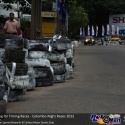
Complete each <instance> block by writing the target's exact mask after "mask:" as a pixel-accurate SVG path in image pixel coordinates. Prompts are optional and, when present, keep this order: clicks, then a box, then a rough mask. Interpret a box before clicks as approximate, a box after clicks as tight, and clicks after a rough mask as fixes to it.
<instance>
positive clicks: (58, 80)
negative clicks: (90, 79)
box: [54, 74, 65, 83]
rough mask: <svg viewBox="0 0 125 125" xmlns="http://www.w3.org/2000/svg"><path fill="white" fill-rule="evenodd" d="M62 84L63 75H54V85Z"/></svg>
mask: <svg viewBox="0 0 125 125" xmlns="http://www.w3.org/2000/svg"><path fill="white" fill-rule="evenodd" d="M64 82H65V74H63V75H54V83H64Z"/></svg>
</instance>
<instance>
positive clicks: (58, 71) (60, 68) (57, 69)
mask: <svg viewBox="0 0 125 125" xmlns="http://www.w3.org/2000/svg"><path fill="white" fill-rule="evenodd" d="M51 66H52V68H53V70H54V75H62V74H64V73H65V72H66V67H65V62H56V63H51Z"/></svg>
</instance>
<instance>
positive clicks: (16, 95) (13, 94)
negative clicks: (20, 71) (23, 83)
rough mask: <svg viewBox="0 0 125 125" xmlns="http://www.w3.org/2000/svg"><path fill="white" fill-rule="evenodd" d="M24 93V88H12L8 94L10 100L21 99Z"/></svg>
mask: <svg viewBox="0 0 125 125" xmlns="http://www.w3.org/2000/svg"><path fill="white" fill-rule="evenodd" d="M23 95H24V91H23V89H13V90H12V89H11V90H10V92H9V96H8V101H9V102H15V101H21V100H22V98H23Z"/></svg>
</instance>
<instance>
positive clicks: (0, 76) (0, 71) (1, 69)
mask: <svg viewBox="0 0 125 125" xmlns="http://www.w3.org/2000/svg"><path fill="white" fill-rule="evenodd" d="M5 77H6V66H5V65H4V64H0V82H3V81H4V79H5Z"/></svg>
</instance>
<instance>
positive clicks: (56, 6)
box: [52, 0, 60, 11]
mask: <svg viewBox="0 0 125 125" xmlns="http://www.w3.org/2000/svg"><path fill="white" fill-rule="evenodd" d="M52 2H53V5H52V10H53V11H59V10H60V0H52Z"/></svg>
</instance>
